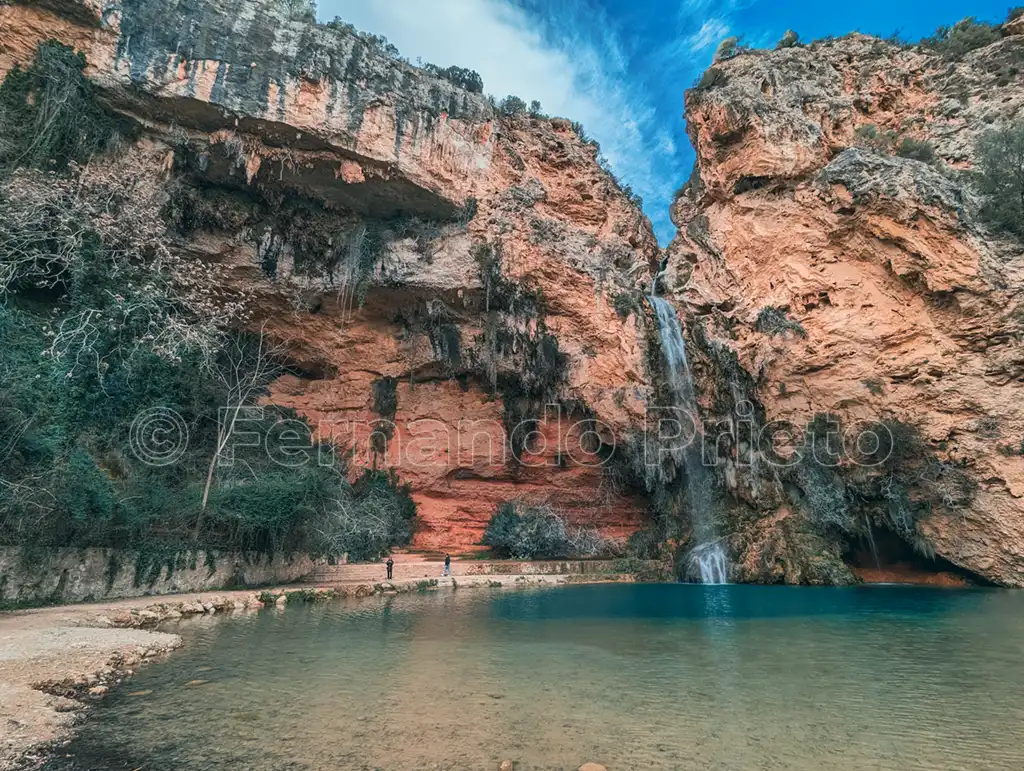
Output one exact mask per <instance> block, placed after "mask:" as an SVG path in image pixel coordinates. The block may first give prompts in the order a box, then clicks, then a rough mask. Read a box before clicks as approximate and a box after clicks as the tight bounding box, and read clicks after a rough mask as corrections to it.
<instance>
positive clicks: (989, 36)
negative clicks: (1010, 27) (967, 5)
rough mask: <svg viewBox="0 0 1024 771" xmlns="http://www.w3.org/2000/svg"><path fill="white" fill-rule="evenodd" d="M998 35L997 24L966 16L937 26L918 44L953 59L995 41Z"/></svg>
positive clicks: (960, 57) (998, 37)
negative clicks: (942, 25)
mask: <svg viewBox="0 0 1024 771" xmlns="http://www.w3.org/2000/svg"><path fill="white" fill-rule="evenodd" d="M1000 37H1001V35H1000V32H999V26H998V25H996V24H987V23H985V22H980V21H977V20H976V19H975V18H974V17H973V16H968V17H967V18H966V19H961V20H960V21H958V22H957V23H956V24H954V25H953V26H951V27H939V28H938V29H937V30H935V34H934V35H931V36H930V37H926V38H922V39H921V42H920V45H921V46H922V47H924V48H928V49H931V50H933V51H935V52H936V53H938V54H940V55H941V56H943V57H945V58H947V59H952V60H954V61H955V60H958V59H962V58H963V57H964V56H965V55H967V54H969V53H970V52H971V51H974V50H977V49H978V48H984V47H985V46H987V45H991V44H992V43H995V42H997V41H998V40H999V39H1000Z"/></svg>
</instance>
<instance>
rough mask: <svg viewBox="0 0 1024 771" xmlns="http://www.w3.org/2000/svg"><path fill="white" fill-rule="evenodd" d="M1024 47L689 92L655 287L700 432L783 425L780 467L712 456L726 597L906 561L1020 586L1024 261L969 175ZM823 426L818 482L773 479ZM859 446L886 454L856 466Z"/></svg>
mask: <svg viewBox="0 0 1024 771" xmlns="http://www.w3.org/2000/svg"><path fill="white" fill-rule="evenodd" d="M1022 32H1024V28H1022V27H1021V26H1020V23H1019V20H1018V21H1017V22H1015V23H1014V24H1007V25H1005V26H1004V27H1003V29H1002V37H1001V38H1000V39H997V40H995V42H991V43H990V44H988V45H985V46H983V47H980V48H977V49H976V50H971V51H969V52H965V53H962V54H958V55H955V56H951V55H949V54H948V53H944V52H943V51H941V50H935V49H934V48H929V47H928V46H911V45H906V44H899V43H895V42H887V41H882V40H879V39H876V38H872V37H867V36H864V35H859V34H853V35H848V36H846V37H844V38H841V39H837V40H830V41H822V42H817V43H813V44H811V45H808V46H800V45H798V46H793V47H788V48H782V49H781V50H773V51H739V52H738V53H737V55H735V56H732V57H731V58H729V57H724V58H723V59H722V60H721V61H718V62H716V64H715V65H714V67H713V68H712V69H711V70H709V71H708V73H707V74H705V76H704V78H703V79H702V81H701V82H700V83H699V84H698V85H697V86H696V87H695V88H693V89H691V90H690V91H688V92H687V96H686V120H687V126H688V130H689V133H690V136H691V139H692V141H693V144H694V147H695V150H696V155H697V163H696V167H695V171H694V175H693V177H692V178H691V180H690V182H689V183H688V184H687V185H686V186H685V187H684V189H683V190H682V191H681V193H680V196H679V197H678V198H677V200H676V202H675V204H674V206H673V211H672V215H673V218H674V221H675V222H676V224H677V226H678V227H679V235H678V237H677V238H676V239H675V241H674V242H673V243H672V245H671V247H670V248H669V250H668V255H669V268H668V271H667V272H666V275H665V277H664V280H663V283H664V285H665V288H666V289H667V290H668V291H669V292H670V293H671V294H672V295H673V296H674V297H675V298H676V300H677V301H678V305H679V306H680V307H681V308H683V309H685V312H686V315H687V317H688V330H687V336H688V338H689V340H690V344H691V347H692V348H693V349H694V350H695V353H694V356H695V358H696V361H697V363H696V365H695V366H696V367H697V369H698V382H699V383H700V384H701V396H702V400H703V404H704V407H705V408H706V410H707V411H708V413H709V415H712V416H717V417H719V418H722V417H724V418H726V419H729V416H730V415H732V416H735V414H736V412H735V410H736V405H737V404H741V405H743V408H744V409H747V410H748V412H747V414H749V415H751V416H752V417H751V420H752V421H753V422H754V423H755V424H756V429H755V430H758V431H760V430H761V429H762V428H763V427H765V426H769V427H771V429H770V430H769V431H766V432H765V435H766V436H767V434H769V433H772V431H774V429H777V428H778V427H780V426H783V427H785V428H786V431H785V432H782V433H780V434H777V435H776V440H775V442H774V444H776V445H777V446H778V447H784V448H787V449H786V451H785V452H782V451H780V452H779V454H778V456H775V455H774V454H773V453H770V452H768V451H766V450H765V448H764V447H763V446H762V447H761V449H762V452H756V451H755V452H753V453H750V452H749V446H748V443H744V442H743V441H738V442H736V443H735V444H734V445H732V446H731V447H730V448H729V449H728V450H727V451H722V452H721V457H720V458H718V460H719V462H720V463H721V465H722V468H723V470H724V479H725V480H726V483H727V486H728V488H729V490H730V493H731V495H730V500H731V501H732V504H735V506H736V507H737V508H736V509H735V511H734V512H733V513H732V514H730V516H731V517H732V519H731V523H732V530H733V533H734V534H733V536H732V537H731V539H730V546H731V548H732V551H733V555H734V558H735V560H736V562H737V563H738V567H737V573H738V577H741V578H746V579H754V580H768V581H774V580H785V581H793V582H800V581H811V582H817V581H827V582H835V581H845V580H852V576H851V575H850V573H849V572H848V571H847V569H846V566H845V564H844V561H845V562H847V563H849V562H851V561H853V560H852V557H851V555H853V554H854V553H856V552H858V551H861V550H863V551H870V547H871V546H872V544H874V547H875V551H876V558H877V552H878V551H879V550H882V551H884V550H885V549H884V548H883V547H882V546H881V542H883V541H884V542H886V543H890V542H891V541H898V542H902V543H904V544H909V545H912V546H913V548H914V550H916V552H917V553H918V554H923V555H925V556H926V557H927V558H929V559H928V561H929V562H930V563H931V564H939V563H942V564H946V565H950V563H951V565H955V566H958V567H959V568H963V569H966V570H967V571H969V572H970V573H973V574H974V575H976V576H980V577H982V578H984V579H987V580H990V581H993V582H997V583H1001V584H1005V585H1012V586H1020V585H1024V500H1022V496H1024V460H1022V458H1021V455H1020V454H1019V448H1020V443H1021V439H1022V437H1024V398H1022V397H1024V345H1022V331H1024V330H1022V326H1021V319H1022V318H1024V315H1022V314H1024V305H1022V301H1024V292H1022V290H1024V273H1022V267H1024V255H1022V249H1021V246H1020V244H1019V242H1014V241H1011V240H1009V239H1007V238H1005V237H1003V236H1001V235H999V234H998V233H996V232H994V231H993V230H992V229H990V228H989V227H988V226H986V225H985V224H984V223H983V222H982V220H981V218H980V217H979V206H980V201H979V198H978V197H977V195H976V194H975V192H974V190H973V188H972V185H971V184H970V177H969V174H968V173H967V172H969V171H970V170H971V169H972V168H973V166H974V164H975V160H976V159H975V157H974V154H975V147H976V142H977V139H978V137H979V136H980V134H981V133H982V132H983V131H985V130H987V129H988V128H990V127H993V126H998V125H1001V124H1003V123H1005V122H1007V121H1010V120H1013V119H1017V120H1019V119H1021V118H1022V106H1024V81H1022V80H1021V76H1020V70H1021V67H1022V63H1024V36H1022V34H1021V33H1022ZM995 37H996V38H998V37H999V36H998V35H996V36H995ZM730 53H732V52H730ZM922 148H923V151H922ZM723 380H724V381H725V383H726V387H725V388H723V382H722V381H723ZM827 424H832V425H834V426H835V427H836V430H837V431H839V432H843V434H844V435H845V437H846V439H847V440H848V442H847V447H846V451H845V452H838V453H834V454H833V455H832V457H830V461H832V462H828V463H825V464H822V465H821V466H818V467H817V468H809V467H808V466H807V464H801V463H796V462H795V461H792V462H791V461H790V460H787V461H785V462H782V461H780V460H779V458H780V457H785V458H787V459H792V457H793V456H792V452H793V450H794V449H801V448H806V447H807V446H808V441H809V439H813V438H814V436H815V435H817V436H818V437H819V438H820V437H821V436H823V435H824V434H825V433H827V431H824V430H823V427H824V426H826V425H827ZM865 429H873V430H874V432H876V433H880V434H884V435H885V436H884V437H883V440H884V441H883V446H882V447H881V448H875V447H867V446H861V447H854V448H852V449H851V447H850V446H849V440H851V439H852V440H854V442H855V441H856V437H857V436H859V435H861V434H862V433H863V432H864V430H865ZM779 437H781V439H780V438H779ZM868 438H869V439H870V436H869V437H868ZM872 441H873V440H872ZM753 444H754V446H755V447H756V446H757V443H756V442H754V443H753ZM769 444H771V442H769ZM869 444H870V442H869ZM768 456H772V457H774V458H775V461H776V462H775V463H771V462H768ZM732 504H731V505H732ZM894 536H895V538H894ZM898 551H899V550H898V549H897V552H898ZM906 553H909V552H905V553H904V555H905V554H906ZM933 557H934V558H935V559H937V560H938V561H939V562H938V563H935V562H932V560H931V558H933ZM884 559H885V557H884V555H883V556H882V561H883V562H884Z"/></svg>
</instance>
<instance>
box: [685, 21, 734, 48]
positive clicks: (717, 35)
mask: <svg viewBox="0 0 1024 771" xmlns="http://www.w3.org/2000/svg"><path fill="white" fill-rule="evenodd" d="M727 37H729V24H728V23H727V22H725V21H722V20H721V19H715V18H712V19H707V20H706V21H705V22H704V23H703V24H701V26H700V29H699V30H697V31H696V32H694V33H693V34H691V35H688V36H687V37H686V38H684V40H685V41H686V42H685V46H686V48H688V49H689V50H690V51H691V52H694V53H696V52H698V51H703V50H704V49H706V48H711V47H712V46H717V45H718V44H719V43H720V42H722V40H723V39H725V38H727Z"/></svg>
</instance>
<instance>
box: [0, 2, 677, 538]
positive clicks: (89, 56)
mask: <svg viewBox="0 0 1024 771" xmlns="http://www.w3.org/2000/svg"><path fill="white" fill-rule="evenodd" d="M288 7H289V4H287V3H280V2H274V0H219V1H218V2H209V3H199V4H196V3H188V2H182V1H180V0H126V1H125V2H122V3H118V4H102V3H96V2H92V1H91V0H50V1H49V2H46V3H32V4H14V5H3V6H0V40H2V43H0V76H3V75H4V74H6V73H7V72H8V71H9V70H10V69H11V68H12V67H13V66H14V65H16V64H25V63H28V62H30V61H31V60H32V58H33V56H34V55H35V51H36V49H37V46H38V45H39V44H40V43H42V42H45V41H47V40H50V39H55V40H57V41H60V42H62V43H64V44H66V45H70V46H72V47H74V48H75V49H76V50H79V51H81V52H82V53H84V55H85V57H86V61H87V69H86V75H87V76H88V78H89V79H90V81H91V82H92V83H93V84H95V85H96V86H97V87H98V90H99V94H100V96H101V98H102V100H103V101H104V103H105V104H107V105H108V106H109V107H110V108H112V109H113V110H114V111H115V112H117V113H119V114H120V115H121V116H123V117H124V118H125V121H126V124H127V125H128V126H129V127H130V128H129V129H128V133H129V134H130V138H131V141H132V146H133V149H131V150H126V152H131V153H134V154H136V155H137V156H138V158H139V162H141V163H145V164H147V165H148V166H149V167H150V168H152V169H153V170H154V171H159V173H161V174H163V175H165V177H166V180H167V184H168V186H169V189H171V190H172V194H171V201H170V204H169V207H170V209H169V210H170V211H171V212H172V216H173V217H174V218H175V221H176V222H177V226H178V230H179V233H180V239H179V243H178V248H179V249H180V250H182V251H183V252H184V253H186V254H188V255H189V256H191V257H193V258H195V259H199V260H205V261H210V262H213V263H217V264H219V265H221V266H223V267H225V268H227V269H228V276H229V279H228V281H227V285H226V286H225V287H224V289H225V291H230V292H243V291H244V292H245V293H247V294H248V295H249V296H250V297H251V298H252V301H251V302H252V307H253V310H254V313H253V315H252V317H251V319H250V321H249V323H250V325H252V326H253V327H254V328H259V327H262V328H265V329H266V331H267V332H268V333H269V334H270V335H271V336H272V337H273V338H274V339H275V340H278V341H281V342H283V343H284V344H286V345H287V347H288V350H289V358H290V359H291V361H292V362H293V363H294V365H295V367H294V369H295V373H296V374H290V375H288V376H285V377H282V378H281V379H280V380H279V381H278V382H277V383H275V384H274V386H273V388H272V394H271V396H270V397H269V398H270V400H271V401H273V402H275V403H278V404H282V405H285V406H292V407H295V408H296V409H297V410H298V411H299V413H300V414H301V415H303V416H305V417H306V418H307V419H308V420H309V421H310V422H311V423H312V424H313V425H314V426H315V427H317V429H318V430H319V431H320V433H321V434H322V435H327V434H330V435H332V436H333V437H334V438H335V440H336V442H337V444H338V445H339V446H340V447H343V448H345V447H350V448H351V449H352V450H353V451H354V457H353V465H355V466H369V465H377V466H378V467H394V468H395V469H396V470H397V472H398V474H399V477H400V479H401V480H402V481H403V482H407V483H409V484H411V485H412V488H413V494H414V498H415V500H416V502H417V503H418V506H419V516H420V519H421V521H422V527H421V529H420V531H419V533H418V535H417V543H418V545H421V546H439V547H447V548H454V547H467V546H471V545H473V544H475V543H477V542H478V541H479V538H480V535H481V534H482V531H483V529H484V527H485V526H486V523H487V521H488V519H489V518H490V516H491V514H492V513H493V512H494V509H495V507H496V506H497V504H498V503H500V502H501V501H503V500H507V499H511V498H526V499H539V500H546V501H549V502H551V503H554V504H556V505H558V506H559V507H561V508H563V509H564V510H566V511H567V512H568V513H569V514H570V516H571V517H572V518H574V519H576V520H577V521H587V522H590V523H593V524H596V525H597V526H599V527H600V529H601V530H602V531H603V532H604V533H606V534H608V535H612V536H616V537H620V538H621V537H624V536H625V535H628V534H629V533H630V532H632V531H633V530H635V529H637V527H639V526H640V524H641V519H642V512H643V507H644V502H643V501H640V500H637V499H634V498H632V497H630V496H629V495H628V494H624V493H622V492H621V491H620V490H618V489H609V487H608V484H607V481H608V480H607V479H606V475H605V474H604V473H603V472H602V470H601V468H600V467H599V466H598V464H597V463H595V462H594V459H595V458H598V457H601V456H602V454H605V455H606V454H607V452H609V451H610V448H611V447H612V445H613V444H614V443H615V440H616V437H617V436H618V435H620V434H625V433H627V432H629V431H631V430H633V429H634V428H635V427H636V426H637V425H638V424H639V423H640V422H641V421H642V419H643V415H644V411H645V403H646V389H647V380H646V375H645V371H644V356H643V348H644V345H645V342H644V332H643V328H644V325H643V323H642V322H641V321H640V320H639V319H638V316H639V314H638V313H635V312H634V313H632V314H631V315H628V318H626V319H623V318H622V317H621V316H622V315H627V314H623V313H617V312H616V309H615V308H614V307H613V305H612V299H613V298H614V297H616V296H618V295H620V294H621V295H622V296H623V297H633V296H635V294H636V290H637V288H638V286H639V284H640V282H641V281H642V280H643V279H644V278H645V277H647V279H648V281H649V270H650V267H651V265H652V264H654V263H656V261H657V258H658V247H657V243H656V241H655V239H654V236H653V234H652V231H651V227H650V223H649V222H648V220H647V219H646V218H645V217H644V216H643V214H642V213H641V212H640V211H639V210H638V209H637V207H636V206H635V205H634V204H633V202H632V201H631V200H630V199H629V198H628V197H627V196H626V195H624V194H623V192H622V191H621V190H620V189H619V187H618V186H617V184H616V183H615V182H614V181H613V180H612V179H611V178H610V177H609V175H608V174H607V173H606V172H605V171H603V170H602V169H601V168H600V166H599V165H598V163H597V162H596V158H595V156H596V149H595V148H594V147H593V146H591V145H589V144H587V143H585V142H584V141H582V140H581V139H580V138H579V137H578V136H577V134H576V133H575V132H574V130H573V129H572V127H571V125H570V124H569V122H568V121H565V120H560V119H547V118H533V117H529V116H527V115H523V116H518V117H501V116H498V115H497V114H496V112H495V109H494V108H493V106H492V105H491V104H490V103H489V101H488V100H487V99H486V98H485V97H484V96H483V95H481V94H479V93H472V92H470V91H467V90H465V89H464V88H461V87H460V86H458V85H455V84H454V83H452V82H449V81H448V80H446V79H444V78H441V77H435V76H432V75H430V74H428V73H426V72H424V71H423V70H420V69H418V68H416V67H413V66H410V65H409V64H407V63H405V62H403V61H401V60H398V59H396V58H395V57H393V56H391V55H388V54H387V52H385V51H383V50H381V48H380V46H378V45H375V44H374V42H373V41H372V40H370V39H369V38H368V37H367V36H360V35H358V34H355V33H353V32H352V31H351V30H350V29H348V28H344V27H341V26H336V27H332V26H325V25H315V24H311V23H310V22H309V21H308V20H305V19H291V18H289V16H288V11H287V8H288ZM619 309H620V311H622V304H621V303H620V307H619ZM548 404H556V405H558V408H557V410H554V411H553V410H551V409H546V406H547V405H548ZM558 412H560V415H557V414H556V413H558ZM382 421H383V422H382ZM391 424H393V426H392V425H391ZM517 425H522V426H523V428H520V429H519V431H518V433H513V429H514V428H515V427H516V426H517ZM531 434H535V435H533V436H531ZM513 453H515V454H518V455H519V459H518V460H517V459H516V458H514V457H512V455H513Z"/></svg>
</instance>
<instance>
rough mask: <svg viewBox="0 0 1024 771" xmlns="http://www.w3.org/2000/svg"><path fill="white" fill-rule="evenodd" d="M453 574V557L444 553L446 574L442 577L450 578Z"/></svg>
mask: <svg viewBox="0 0 1024 771" xmlns="http://www.w3.org/2000/svg"><path fill="white" fill-rule="evenodd" d="M451 574H452V555H450V554H449V553H448V552H445V553H444V572H443V573H442V574H441V575H442V576H450V575H451Z"/></svg>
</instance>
